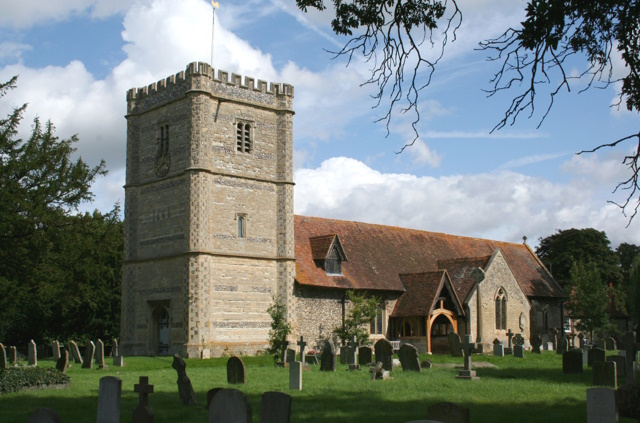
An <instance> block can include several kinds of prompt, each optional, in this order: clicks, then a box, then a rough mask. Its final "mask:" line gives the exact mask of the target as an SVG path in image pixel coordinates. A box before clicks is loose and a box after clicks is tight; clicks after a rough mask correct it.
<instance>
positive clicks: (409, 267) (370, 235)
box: [294, 216, 563, 301]
mask: <svg viewBox="0 0 640 423" xmlns="http://www.w3.org/2000/svg"><path fill="white" fill-rule="evenodd" d="M294 225H295V226H294V228H295V257H296V271H297V276H296V281H297V282H298V283H300V284H302V285H311V286H318V287H327V288H342V289H369V290H387V291H404V286H403V284H402V281H401V280H400V276H399V275H400V274H403V273H424V272H433V271H437V270H439V267H438V260H440V262H441V264H442V265H443V267H444V268H447V266H449V264H448V263H447V262H446V261H448V260H455V259H469V258H472V259H471V260H472V261H473V260H480V261H482V260H483V259H484V258H486V257H489V256H491V255H492V254H493V253H494V251H495V250H496V249H497V248H499V249H500V250H501V251H502V254H503V256H504V258H505V260H506V261H507V263H508V265H509V267H510V268H511V271H512V272H513V274H514V276H515V278H516V280H517V281H518V283H519V284H520V287H521V288H522V290H523V291H524V293H525V295H527V296H534V297H562V296H563V293H562V289H561V288H560V286H559V285H558V284H557V282H556V281H555V280H554V279H553V278H552V277H551V275H550V274H549V273H548V272H547V271H546V269H545V268H544V267H543V266H542V265H541V263H540V262H539V261H538V260H537V258H536V257H535V255H534V254H533V252H532V251H531V250H530V249H529V247H527V246H526V245H524V244H515V243H508V242H501V241H491V240H486V239H479V238H469V237H462V236H456V235H447V234H443V233H436V232H425V231H419V230H415V229H405V228H399V227H394V226H383V225H374V224H368V223H359V222H349V221H342V220H334V219H323V218H318V217H306V216H295V223H294ZM331 235H338V237H339V239H340V242H341V244H342V248H343V250H344V253H345V254H346V256H347V257H348V261H345V262H343V263H342V273H343V275H342V276H327V275H326V274H325V272H324V270H323V269H322V268H321V267H319V266H318V265H317V263H316V262H314V253H313V252H312V245H311V242H310V239H311V238H318V237H327V236H331ZM485 264H486V262H485ZM454 267H455V266H454ZM452 272H453V273H452V274H455V269H454V268H453V267H452ZM451 279H452V282H454V280H455V277H453V276H452V277H451ZM460 283H461V285H462V282H460ZM455 285H456V283H455V282H454V286H455ZM461 290H462V289H461ZM456 291H457V286H456ZM457 293H458V297H459V298H460V301H464V300H465V297H463V296H462V295H461V292H460V291H457Z"/></svg>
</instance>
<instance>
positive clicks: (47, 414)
mask: <svg viewBox="0 0 640 423" xmlns="http://www.w3.org/2000/svg"><path fill="white" fill-rule="evenodd" d="M27 423H62V417H60V414H58V412H57V411H56V410H54V409H53V408H45V407H42V408H38V409H37V410H36V411H34V412H33V413H31V414H29V418H28V419H27Z"/></svg>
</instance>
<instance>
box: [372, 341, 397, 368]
mask: <svg viewBox="0 0 640 423" xmlns="http://www.w3.org/2000/svg"><path fill="white" fill-rule="evenodd" d="M373 349H374V350H375V352H376V363H377V362H381V363H382V368H383V369H385V370H386V371H388V372H390V371H392V370H393V346H392V345H391V342H389V341H387V340H386V339H384V338H382V339H379V340H378V342H376V343H375V345H374V346H373Z"/></svg>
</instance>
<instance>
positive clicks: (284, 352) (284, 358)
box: [280, 339, 296, 363]
mask: <svg viewBox="0 0 640 423" xmlns="http://www.w3.org/2000/svg"><path fill="white" fill-rule="evenodd" d="M288 346H289V341H287V340H286V339H283V340H282V353H281V354H280V356H281V357H282V362H283V363H287V350H288V348H287V347H288ZM293 361H296V360H295V357H294V359H293Z"/></svg>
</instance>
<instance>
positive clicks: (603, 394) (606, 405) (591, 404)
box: [587, 388, 618, 423]
mask: <svg viewBox="0 0 640 423" xmlns="http://www.w3.org/2000/svg"><path fill="white" fill-rule="evenodd" d="M609 422H612V423H617V422H618V410H617V408H616V391H615V390H613V389H611V388H589V389H587V423H609Z"/></svg>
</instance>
